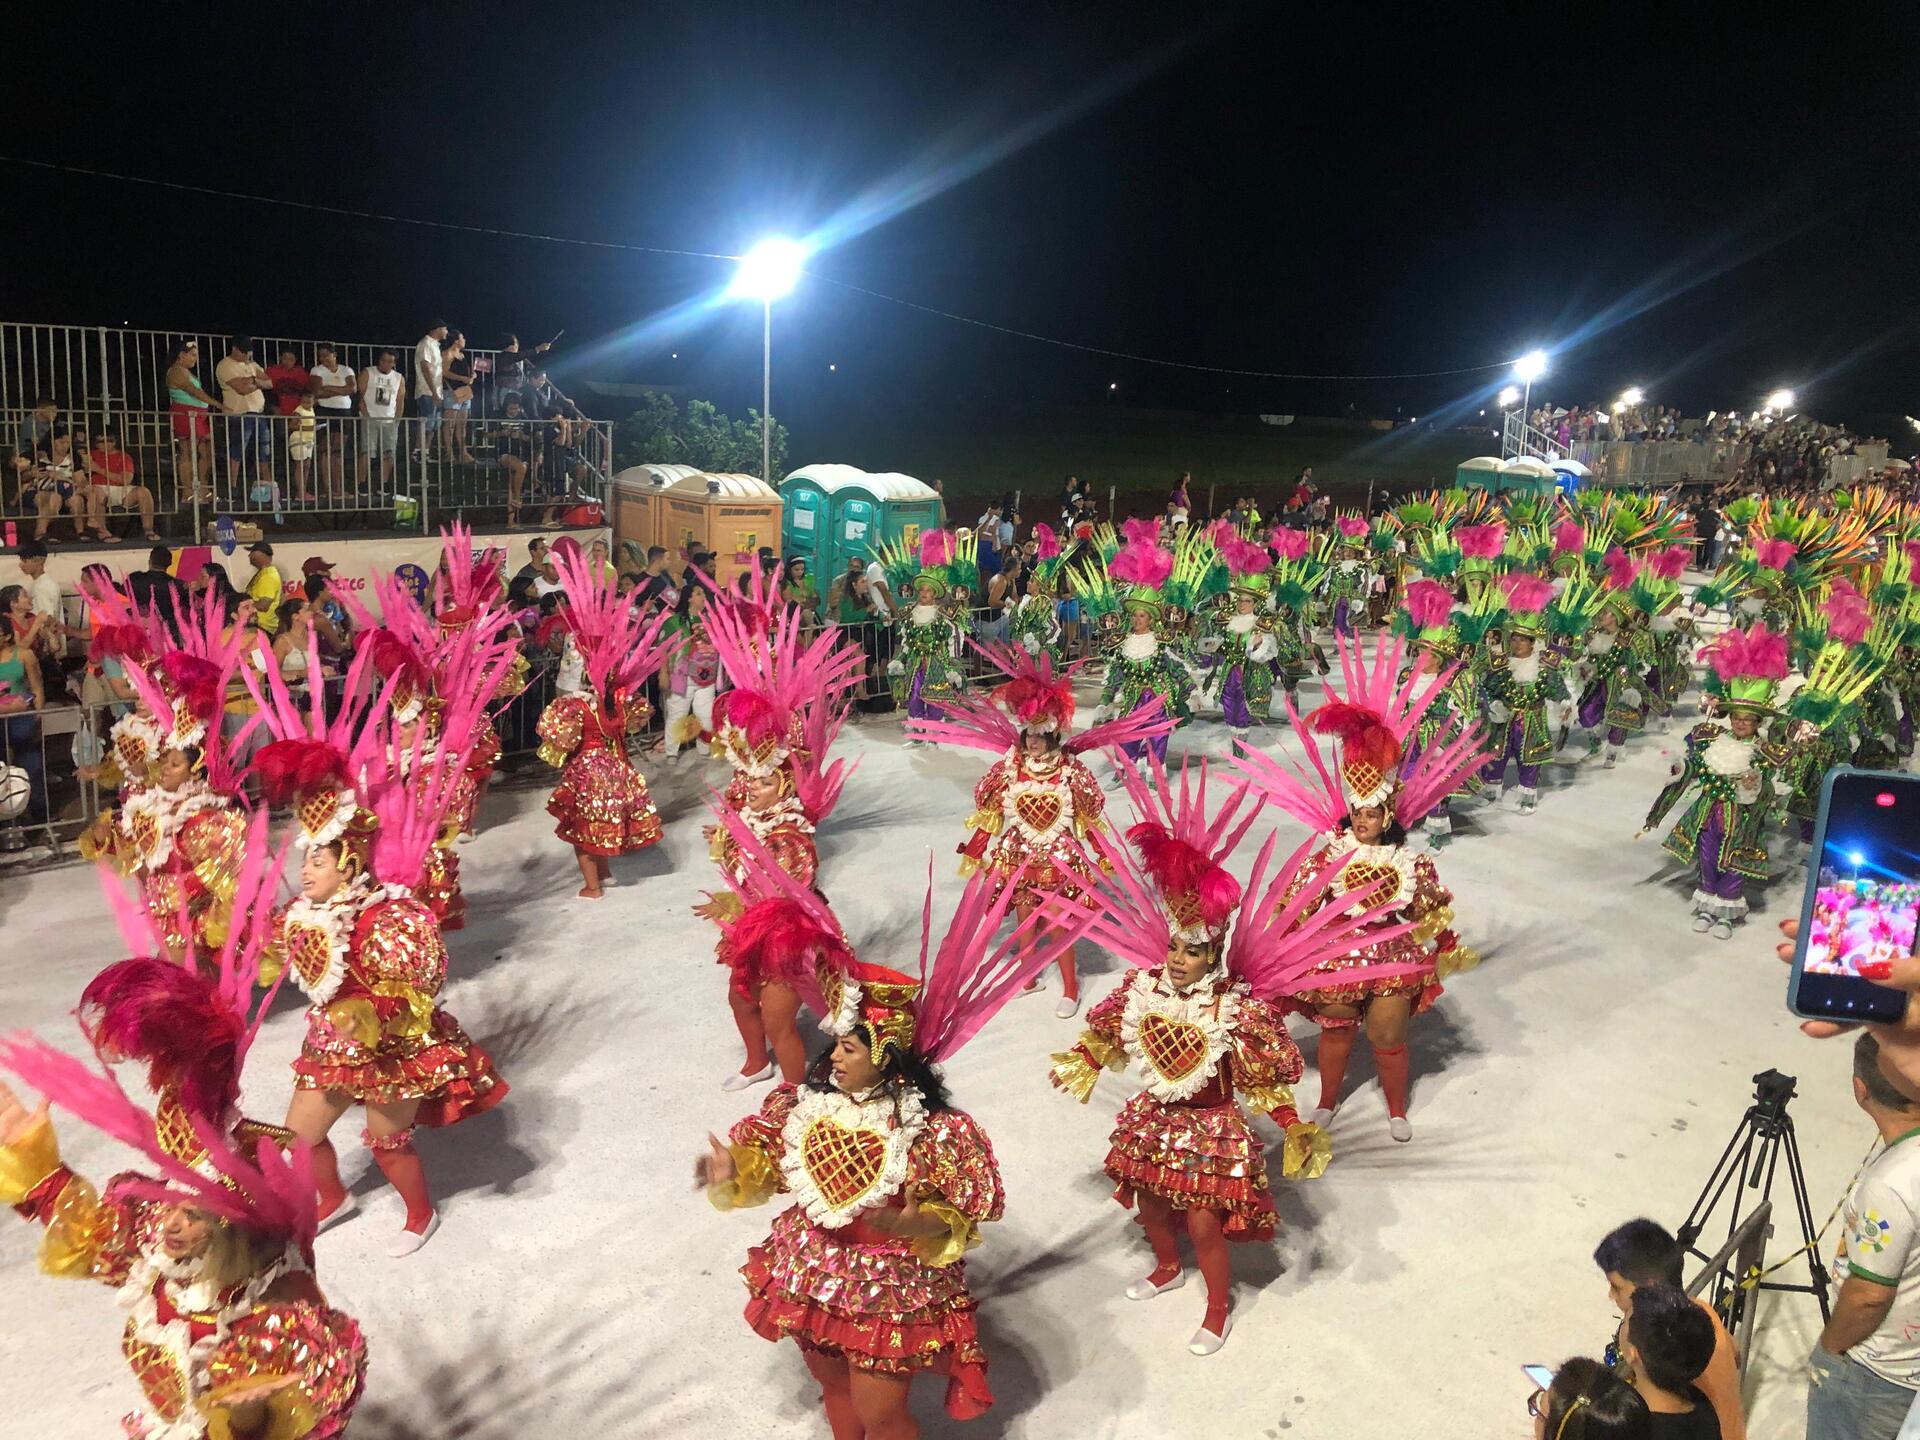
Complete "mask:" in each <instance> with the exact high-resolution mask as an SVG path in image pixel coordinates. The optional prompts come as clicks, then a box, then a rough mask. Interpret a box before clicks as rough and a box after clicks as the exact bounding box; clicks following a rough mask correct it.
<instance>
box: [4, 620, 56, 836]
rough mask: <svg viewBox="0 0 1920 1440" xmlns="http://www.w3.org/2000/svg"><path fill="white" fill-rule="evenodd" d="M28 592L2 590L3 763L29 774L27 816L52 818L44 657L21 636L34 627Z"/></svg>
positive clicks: (30, 817)
mask: <svg viewBox="0 0 1920 1440" xmlns="http://www.w3.org/2000/svg"><path fill="white" fill-rule="evenodd" d="M31 617H32V610H31V607H30V606H29V604H28V601H27V592H26V591H25V589H23V588H22V587H21V586H18V585H8V586H6V587H4V588H0V722H3V723H0V736H4V739H5V741H6V744H5V746H4V749H3V753H0V763H4V764H6V765H9V766H13V767H15V768H17V769H20V770H24V771H25V772H26V774H27V783H28V787H29V788H28V800H27V816H28V818H29V819H32V820H44V819H45V818H46V815H47V787H46V767H45V765H44V764H43V763H42V760H41V754H40V714H39V712H40V711H42V710H44V709H45V708H46V704H47V695H46V688H45V684H44V682H43V680H42V678H41V670H40V657H39V656H38V655H36V654H35V653H34V650H33V646H32V644H31V643H30V642H29V641H28V640H27V639H26V638H25V636H24V635H23V633H22V628H23V621H24V624H25V625H26V626H28V627H30V626H31V624H32V618H31Z"/></svg>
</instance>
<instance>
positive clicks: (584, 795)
mask: <svg viewBox="0 0 1920 1440" xmlns="http://www.w3.org/2000/svg"><path fill="white" fill-rule="evenodd" d="M553 556H554V563H555V565H556V566H557V567H558V568H559V571H560V581H561V584H562V585H563V586H564V587H565V589H566V594H567V602H566V606H565V609H564V612H563V613H564V614H565V616H566V625H567V629H568V631H569V633H570V635H571V638H572V641H573V644H574V645H575V647H576V648H577V649H578V650H579V652H580V658H581V662H582V673H583V676H584V679H585V682H586V688H585V689H584V690H581V691H579V692H578V693H576V694H572V695H562V696H560V697H558V698H557V699H556V700H554V701H553V703H552V704H550V705H548V706H547V708H546V710H545V712H544V713H543V714H542V715H541V716H540V724H539V735H540V758H541V759H542V760H544V761H546V762H547V763H548V764H549V765H552V766H553V767H555V768H556V769H558V770H559V771H560V783H559V784H558V785H556V786H554V787H553V794H552V795H551V796H549V797H548V799H547V813H548V814H549V815H551V816H553V818H554V819H556V820H558V821H559V822H560V823H559V824H558V825H557V826H555V827H554V834H556V835H558V836H559V837H560V838H561V839H562V840H564V841H566V842H567V844H569V845H571V846H572V847H573V853H574V856H575V858H576V859H578V860H579V862H580V879H581V881H582V884H581V886H580V898H581V899H583V900H598V899H600V898H601V896H602V895H603V894H605V891H604V890H603V889H602V887H603V886H604V885H605V884H606V882H607V881H608V880H610V879H611V878H612V872H613V867H612V865H611V864H610V863H609V862H610V861H611V860H612V858H613V857H614V856H615V855H629V854H632V853H633V852H635V851H637V850H644V849H646V847H647V846H649V845H653V844H656V843H658V842H659V839H660V816H659V814H658V813H657V812H656V811H655V810H654V808H653V800H652V798H651V797H650V796H649V795H648V794H647V782H646V780H645V779H644V778H643V777H642V776H641V774H640V772H639V771H638V770H637V769H635V768H634V764H633V762H632V761H631V760H630V759H628V758H627V737H628V736H629V735H630V734H632V733H633V732H634V731H636V730H639V729H641V728H642V727H643V726H645V725H646V723H647V717H648V716H649V715H650V714H651V713H652V707H651V706H649V705H648V704H647V700H646V697H645V696H644V695H642V694H641V693H640V686H641V684H642V682H643V681H645V680H646V678H647V676H649V675H651V674H652V673H653V672H654V671H656V670H658V669H659V668H660V666H661V664H662V663H663V662H664V661H665V660H666V659H667V658H668V657H669V656H670V655H671V654H672V652H673V642H672V640H671V639H669V638H667V637H665V636H664V635H663V633H662V632H663V630H664V628H665V625H666V622H667V618H668V617H667V615H666V614H664V613H661V614H656V615H654V616H653V617H652V618H651V619H649V618H648V617H647V616H646V615H645V614H644V613H642V612H641V611H640V610H639V609H638V608H637V607H636V606H634V605H633V604H631V603H630V602H629V600H628V599H627V597H626V596H624V595H621V594H619V593H618V592H617V591H616V590H615V589H614V582H613V580H612V579H611V578H610V577H609V576H608V575H606V574H605V573H604V572H601V571H597V570H596V569H594V567H593V566H591V565H589V564H588V563H587V560H586V558H585V557H584V556H583V555H582V554H581V553H580V547H579V545H578V544H574V543H571V542H563V543H561V544H556V545H555V546H554V547H553Z"/></svg>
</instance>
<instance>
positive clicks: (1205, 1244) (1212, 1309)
mask: <svg viewBox="0 0 1920 1440" xmlns="http://www.w3.org/2000/svg"><path fill="white" fill-rule="evenodd" d="M1187 1234H1188V1235H1189V1236H1190V1237H1191V1238H1192V1240H1193V1253H1194V1257H1195V1258H1196V1259H1197V1260H1199V1262H1200V1275H1201V1278H1202V1279H1204V1280H1205V1281H1206V1282H1207V1319H1206V1327H1207V1329H1209V1330H1211V1331H1213V1333H1214V1334H1216V1335H1218V1334H1221V1333H1222V1331H1223V1329H1224V1327H1225V1325H1226V1323H1227V1311H1228V1309H1229V1308H1231V1306H1232V1304H1233V1262H1232V1261H1231V1260H1229V1259H1228V1258H1227V1237H1226V1236H1225V1234H1223V1233H1222V1232H1221V1229H1220V1217H1219V1216H1218V1215H1216V1214H1215V1213H1214V1212H1213V1211H1211V1210H1189V1211H1188V1212H1187Z"/></svg>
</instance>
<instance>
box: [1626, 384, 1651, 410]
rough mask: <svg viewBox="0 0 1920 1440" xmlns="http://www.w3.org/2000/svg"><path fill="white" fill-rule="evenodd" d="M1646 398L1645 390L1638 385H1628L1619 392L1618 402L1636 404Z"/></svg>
mask: <svg viewBox="0 0 1920 1440" xmlns="http://www.w3.org/2000/svg"><path fill="white" fill-rule="evenodd" d="M1646 398H1647V392H1646V391H1644V390H1642V389H1641V388H1640V387H1639V386H1638V385H1629V386H1628V387H1627V388H1626V389H1624V390H1622V391H1621V392H1620V403H1621V404H1622V405H1638V404H1639V403H1640V402H1641V401H1642V400H1645V399H1646Z"/></svg>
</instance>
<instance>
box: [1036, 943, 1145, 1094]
mask: <svg viewBox="0 0 1920 1440" xmlns="http://www.w3.org/2000/svg"><path fill="white" fill-rule="evenodd" d="M1132 979H1133V974H1132V972H1131V971H1129V972H1128V974H1127V978H1126V979H1125V980H1122V981H1121V982H1120V984H1119V985H1118V986H1117V987H1116V988H1115V989H1114V991H1113V993H1112V994H1111V995H1109V996H1107V998H1106V999H1104V1000H1102V1001H1101V1002H1100V1003H1099V1004H1098V1005H1096V1006H1094V1007H1093V1009H1091V1010H1089V1011H1088V1012H1087V1028H1086V1029H1084V1030H1082V1031H1081V1032H1080V1038H1079V1040H1077V1041H1076V1042H1074V1046H1073V1048H1072V1049H1071V1050H1062V1051H1060V1052H1059V1053H1057V1054H1055V1055H1052V1056H1050V1057H1049V1058H1050V1059H1051V1060H1052V1061H1053V1065H1052V1067H1051V1068H1050V1070H1049V1071H1048V1080H1049V1082H1050V1083H1051V1084H1052V1085H1053V1087H1054V1088H1055V1089H1056V1090H1064V1091H1066V1092H1067V1093H1068V1094H1069V1095H1071V1096H1072V1097H1073V1098H1074V1099H1075V1100H1078V1101H1079V1102H1080V1103H1081V1104H1082V1105H1084V1104H1086V1103H1087V1101H1088V1100H1090V1099H1091V1098H1092V1097H1093V1087H1094V1086H1095V1085H1097V1084H1098V1083H1099V1082H1100V1072H1101V1071H1102V1070H1114V1071H1119V1070H1124V1069H1126V1068H1127V1052H1126V1051H1125V1050H1124V1049H1123V1048H1122V1047H1121V1044H1120V1017H1121V1015H1122V1014H1124V1013H1125V1011H1126V1008H1127V989H1128V987H1129V985H1130V984H1131V983H1132Z"/></svg>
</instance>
